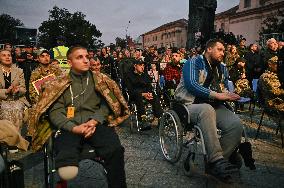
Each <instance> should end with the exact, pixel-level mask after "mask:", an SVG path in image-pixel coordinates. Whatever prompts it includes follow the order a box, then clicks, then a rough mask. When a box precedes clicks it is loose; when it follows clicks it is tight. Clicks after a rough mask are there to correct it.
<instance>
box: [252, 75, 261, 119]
mask: <svg viewBox="0 0 284 188" xmlns="http://www.w3.org/2000/svg"><path fill="white" fill-rule="evenodd" d="M257 87H258V79H253V80H252V90H253V95H254V98H253V107H252V110H251V113H250V123H252V116H253V113H254V110H255V104H256V102H257V101H258V91H257ZM259 106H260V105H259Z"/></svg>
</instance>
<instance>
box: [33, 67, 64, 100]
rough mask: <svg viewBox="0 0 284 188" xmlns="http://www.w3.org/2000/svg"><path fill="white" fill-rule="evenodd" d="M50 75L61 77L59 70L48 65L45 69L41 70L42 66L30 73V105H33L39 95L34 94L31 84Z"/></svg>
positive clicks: (34, 90)
mask: <svg viewBox="0 0 284 188" xmlns="http://www.w3.org/2000/svg"><path fill="white" fill-rule="evenodd" d="M50 74H54V75H55V76H56V77H57V76H60V75H62V74H63V73H62V71H61V69H60V68H58V67H56V66H53V65H51V64H49V65H48V67H47V68H43V66H39V67H38V68H36V69H35V70H34V71H33V72H32V74H31V78H30V84H29V96H30V100H31V104H32V105H34V104H35V103H36V102H37V101H38V99H39V94H38V93H37V92H36V89H35V86H34V85H33V82H34V81H36V80H39V79H42V78H43V77H45V76H48V75H50ZM41 89H42V88H41Z"/></svg>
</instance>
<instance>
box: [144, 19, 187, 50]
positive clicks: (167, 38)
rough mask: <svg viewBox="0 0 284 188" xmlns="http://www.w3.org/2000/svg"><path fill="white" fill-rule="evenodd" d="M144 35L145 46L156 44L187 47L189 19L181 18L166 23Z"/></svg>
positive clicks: (157, 45) (158, 45)
mask: <svg viewBox="0 0 284 188" xmlns="http://www.w3.org/2000/svg"><path fill="white" fill-rule="evenodd" d="M141 36H142V41H143V42H142V43H143V48H147V47H150V46H154V47H156V48H161V47H177V48H181V47H185V46H186V40H187V20H186V19H180V20H176V21H174V22H170V23H167V24H164V25H162V26H160V27H158V28H156V29H153V30H152V31H149V32H147V33H144V34H142V35H141Z"/></svg>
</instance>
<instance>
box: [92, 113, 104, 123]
mask: <svg viewBox="0 0 284 188" xmlns="http://www.w3.org/2000/svg"><path fill="white" fill-rule="evenodd" d="M89 119H90V120H91V119H94V120H96V121H97V122H99V123H100V124H102V123H103V122H104V121H105V120H106V119H105V117H104V116H103V115H100V114H95V115H92V116H91V117H90V118H89Z"/></svg>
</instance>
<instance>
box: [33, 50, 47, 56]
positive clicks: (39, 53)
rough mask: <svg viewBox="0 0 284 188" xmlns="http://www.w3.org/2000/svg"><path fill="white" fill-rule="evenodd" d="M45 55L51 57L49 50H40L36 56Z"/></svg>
mask: <svg viewBox="0 0 284 188" xmlns="http://www.w3.org/2000/svg"><path fill="white" fill-rule="evenodd" d="M43 53H47V54H48V55H50V53H49V51H48V50H47V49H44V48H40V49H39V50H37V51H36V54H37V55H38V56H40V55H41V54H43Z"/></svg>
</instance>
